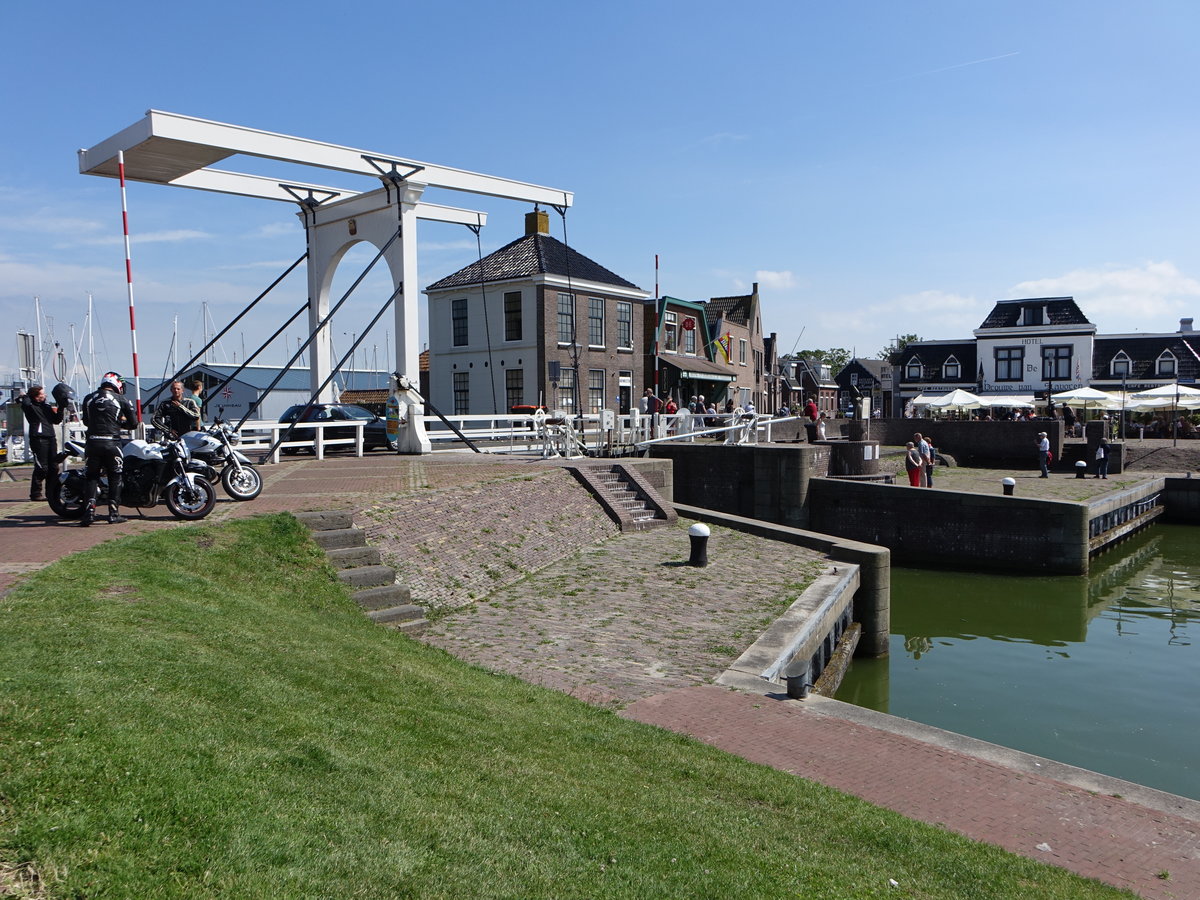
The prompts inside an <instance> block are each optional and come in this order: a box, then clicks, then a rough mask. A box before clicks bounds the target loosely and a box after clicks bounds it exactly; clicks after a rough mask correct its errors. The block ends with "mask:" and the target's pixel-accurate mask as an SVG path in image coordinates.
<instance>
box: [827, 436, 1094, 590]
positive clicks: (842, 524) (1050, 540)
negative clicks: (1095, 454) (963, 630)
mask: <svg viewBox="0 0 1200 900" xmlns="http://www.w3.org/2000/svg"><path fill="white" fill-rule="evenodd" d="M982 424H987V423H982ZM808 501H809V506H810V514H809V524H808V527H809V528H810V529H812V530H814V531H819V532H823V533H825V534H833V535H838V536H840V537H844V538H849V539H852V540H856V541H864V542H867V543H872V544H882V545H883V546H885V547H890V548H891V550H892V553H893V555H894V559H895V560H896V561H897V562H905V563H916V564H934V565H940V566H954V565H955V563H956V561H958V562H959V563H960V564H961V565H962V566H963V567H967V566H971V567H980V566H984V567H990V568H1001V569H1004V570H1005V571H1009V572H1017V573H1025V572H1054V573H1061V574H1068V575H1078V574H1083V573H1085V572H1087V570H1088V540H1087V534H1088V508H1087V506H1085V505H1084V504H1081V503H1067V502H1063V501H1058V500H1034V499H1027V498H1021V497H1005V496H1003V495H1001V494H997V495H995V496H990V495H986V494H970V493H966V492H962V491H941V490H939V491H913V490H909V489H908V488H906V487H900V486H895V485H881V484H871V483H863V482H846V481H834V480H832V479H813V481H812V483H811V484H810V486H809V490H808Z"/></svg>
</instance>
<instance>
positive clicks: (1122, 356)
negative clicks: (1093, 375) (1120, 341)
mask: <svg viewBox="0 0 1200 900" xmlns="http://www.w3.org/2000/svg"><path fill="white" fill-rule="evenodd" d="M1108 370H1109V372H1111V373H1112V374H1113V376H1115V377H1116V378H1121V377H1123V376H1128V375H1132V374H1133V362H1132V361H1131V360H1130V359H1129V356H1128V354H1126V353H1125V351H1124V350H1121V351H1119V352H1118V353H1117V355H1116V356H1114V357H1113V358H1112V362H1110V363H1109V364H1108Z"/></svg>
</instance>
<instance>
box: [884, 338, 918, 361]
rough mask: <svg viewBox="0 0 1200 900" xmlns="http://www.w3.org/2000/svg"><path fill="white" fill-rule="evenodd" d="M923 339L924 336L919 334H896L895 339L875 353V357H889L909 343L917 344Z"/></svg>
mask: <svg viewBox="0 0 1200 900" xmlns="http://www.w3.org/2000/svg"><path fill="white" fill-rule="evenodd" d="M923 340H925V338H923V337H921V336H920V335H919V334H900V335H897V336H896V339H895V340H894V341H893V342H892V343H890V344H888V345H887V346H886V347H884V348H883V349H882V350H880V351H879V353H878V354H876V357H875V358H876V359H891V358H892V356H893V355H895V354H897V353H900V352H901V351H902V350H904V348H905V347H907V346H908V345H909V344H919V343H920V342H921V341H923Z"/></svg>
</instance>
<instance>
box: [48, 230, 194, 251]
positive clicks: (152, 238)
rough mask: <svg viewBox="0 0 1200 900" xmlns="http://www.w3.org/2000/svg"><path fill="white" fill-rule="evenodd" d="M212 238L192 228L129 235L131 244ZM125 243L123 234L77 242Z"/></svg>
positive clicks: (94, 244) (99, 244)
mask: <svg viewBox="0 0 1200 900" xmlns="http://www.w3.org/2000/svg"><path fill="white" fill-rule="evenodd" d="M210 237H212V235H211V234H209V233H208V232H206V231H195V230H193V229H190V228H177V229H174V230H171V231H141V232H136V231H135V232H133V233H132V234H130V235H129V243H130V244H175V243H179V242H180V241H194V240H200V239H205V238H210ZM124 242H125V236H124V235H121V234H110V235H105V236H104V237H94V238H83V239H81V240H79V241H76V242H75V243H77V244H86V245H88V246H89V247H111V246H115V245H118V244H123V243H124ZM58 246H61V247H67V246H70V245H69V244H60V245H58Z"/></svg>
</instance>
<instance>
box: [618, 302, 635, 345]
mask: <svg viewBox="0 0 1200 900" xmlns="http://www.w3.org/2000/svg"><path fill="white" fill-rule="evenodd" d="M617 346H618V347H620V348H621V349H622V350H632V349H633V304H632V303H628V302H626V301H624V300H620V301H618V302H617Z"/></svg>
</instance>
